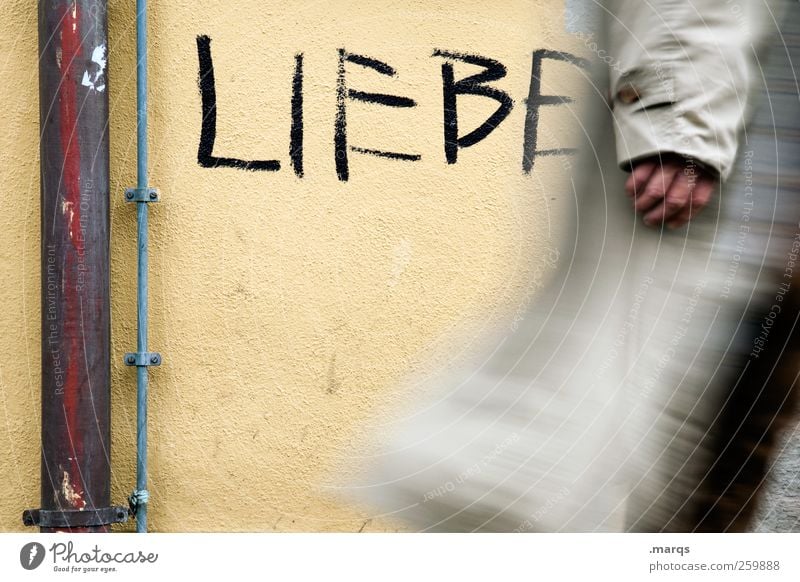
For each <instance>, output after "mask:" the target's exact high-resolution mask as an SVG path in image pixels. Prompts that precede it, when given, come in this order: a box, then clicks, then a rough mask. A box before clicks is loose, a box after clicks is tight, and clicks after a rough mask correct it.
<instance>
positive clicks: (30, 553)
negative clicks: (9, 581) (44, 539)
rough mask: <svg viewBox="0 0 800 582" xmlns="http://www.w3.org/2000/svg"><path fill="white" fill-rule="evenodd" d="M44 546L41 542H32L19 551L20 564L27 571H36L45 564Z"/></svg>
mask: <svg viewBox="0 0 800 582" xmlns="http://www.w3.org/2000/svg"><path fill="white" fill-rule="evenodd" d="M44 554H45V552H44V546H43V545H42V544H40V543H39V542H30V543H28V544H25V545H24V546H22V549H21V550H20V551H19V563H20V564H22V567H23V568H25V569H26V570H35V569H36V568H38V567H39V566H41V565H42V562H44Z"/></svg>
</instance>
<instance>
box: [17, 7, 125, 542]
mask: <svg viewBox="0 0 800 582" xmlns="http://www.w3.org/2000/svg"><path fill="white" fill-rule="evenodd" d="M38 17H39V109H40V124H41V126H40V131H41V134H40V158H41V162H40V163H41V237H42V238H41V293H42V295H41V305H42V310H41V325H42V327H41V333H42V459H41V508H39V509H29V510H26V511H25V512H23V523H25V525H29V526H39V527H40V528H41V531H43V532H56V531H67V532H70V531H71V532H104V531H108V530H109V526H110V524H111V523H116V522H121V521H125V520H126V519H127V508H124V507H111V506H110V502H111V491H110V475H111V462H110V431H111V429H110V422H111V421H110V377H111V374H110V321H111V317H110V313H111V310H110V302H109V198H108V195H109V142H108V87H107V85H108V83H107V66H108V63H107V59H108V54H107V53H108V51H107V47H108V35H107V4H106V2H105V1H101V0H55V1H54V0H47V1H45V0H40V2H39V5H38Z"/></svg>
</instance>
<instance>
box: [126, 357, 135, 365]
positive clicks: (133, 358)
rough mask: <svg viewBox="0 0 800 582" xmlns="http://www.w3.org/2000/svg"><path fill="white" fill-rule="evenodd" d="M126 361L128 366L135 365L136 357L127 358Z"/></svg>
mask: <svg viewBox="0 0 800 582" xmlns="http://www.w3.org/2000/svg"><path fill="white" fill-rule="evenodd" d="M127 361H128V363H129V364H135V363H136V356H128V358H127Z"/></svg>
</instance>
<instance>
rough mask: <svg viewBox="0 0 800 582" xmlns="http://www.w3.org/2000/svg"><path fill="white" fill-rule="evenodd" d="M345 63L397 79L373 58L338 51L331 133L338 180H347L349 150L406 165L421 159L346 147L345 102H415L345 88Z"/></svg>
mask: <svg viewBox="0 0 800 582" xmlns="http://www.w3.org/2000/svg"><path fill="white" fill-rule="evenodd" d="M345 63H353V64H355V65H359V66H362V67H365V68H368V69H372V70H374V71H377V72H378V73H380V74H381V75H386V76H388V77H395V76H397V71H395V70H394V68H393V67H391V66H390V65H387V64H386V63H384V62H382V61H379V60H377V59H373V58H372V57H365V56H362V55H353V54H349V53H348V52H346V51H345V50H344V49H339V79H338V83H337V85H336V102H337V106H338V107H337V111H336V125H335V133H334V153H335V155H336V174H337V175H338V176H339V180H341V181H342V182H346V181H347V180H348V179H349V178H350V164H349V160H348V153H349V152H350V151H353V152H358V153H360V154H369V155H372V156H378V157H380V158H389V159H391V160H405V161H409V162H416V161H419V160H420V159H421V156H419V155H417V154H402V153H397V152H387V151H384V150H375V149H367V148H360V147H355V146H350V147H349V148H348V145H347V100H348V99H350V100H352V101H361V102H363V103H377V104H379V105H386V106H387V107H416V106H417V102H416V101H414V100H413V99H409V98H408V97H398V96H397V95H386V94H384V93H366V92H364V91H356V90H355V89H348V88H347V83H346V79H345Z"/></svg>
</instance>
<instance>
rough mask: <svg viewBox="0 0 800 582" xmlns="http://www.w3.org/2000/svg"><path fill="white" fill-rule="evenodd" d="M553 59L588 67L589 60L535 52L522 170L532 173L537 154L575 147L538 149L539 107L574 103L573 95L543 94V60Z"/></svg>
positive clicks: (570, 151) (559, 152) (561, 152)
mask: <svg viewBox="0 0 800 582" xmlns="http://www.w3.org/2000/svg"><path fill="white" fill-rule="evenodd" d="M544 59H552V60H557V61H565V62H567V63H572V64H573V65H576V66H578V67H583V68H588V66H589V61H587V60H586V59H582V58H580V57H576V56H575V55H573V54H570V53H565V52H560V51H550V50H545V49H540V50H537V51H534V52H533V64H532V66H531V85H530V89H529V91H528V99H527V101H526V103H527V105H528V111H527V113H526V115H525V141H524V144H523V146H522V171H523V172H525V173H526V174H530V173H531V170H533V163H534V160H535V159H536V156H537V155H539V156H557V155H568V154H574V153H575V150H574V149H573V148H557V149H552V150H539V151H536V141H537V137H538V135H537V134H538V131H539V108H540V107H541V106H542V105H562V104H564V103H572V101H573V100H572V98H571V97H565V96H563V95H542V94H541V87H542V61H543V60H544Z"/></svg>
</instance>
